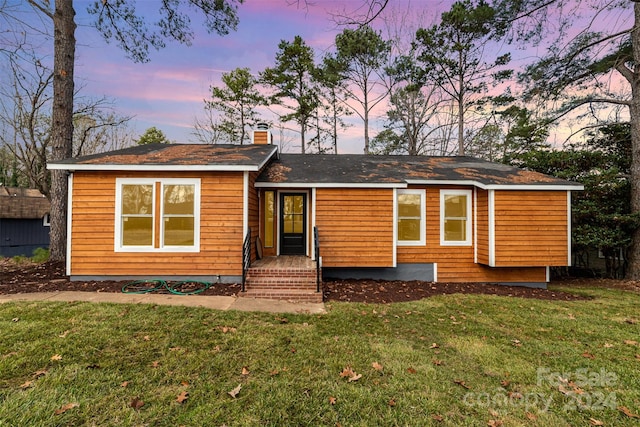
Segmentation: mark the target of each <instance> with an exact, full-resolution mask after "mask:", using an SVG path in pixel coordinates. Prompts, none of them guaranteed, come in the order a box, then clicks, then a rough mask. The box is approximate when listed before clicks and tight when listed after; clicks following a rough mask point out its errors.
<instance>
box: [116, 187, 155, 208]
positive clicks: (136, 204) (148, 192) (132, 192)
mask: <svg viewBox="0 0 640 427" xmlns="http://www.w3.org/2000/svg"><path fill="white" fill-rule="evenodd" d="M152 210H153V185H123V186H122V214H123V215H140V214H143V215H152V214H153V212H152Z"/></svg>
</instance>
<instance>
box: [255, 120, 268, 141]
mask: <svg viewBox="0 0 640 427" xmlns="http://www.w3.org/2000/svg"><path fill="white" fill-rule="evenodd" d="M253 143H254V144H256V145H271V144H272V141H271V131H270V130H269V125H268V124H267V123H264V122H260V123H258V124H256V129H255V130H254V131H253Z"/></svg>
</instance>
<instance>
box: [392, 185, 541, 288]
mask: <svg viewBox="0 0 640 427" xmlns="http://www.w3.org/2000/svg"><path fill="white" fill-rule="evenodd" d="M410 188H411V189H417V188H419V187H410ZM421 188H426V194H427V198H426V210H427V215H426V221H427V224H426V233H427V236H426V242H427V243H426V245H425V246H398V264H403V263H436V264H437V274H438V281H439V282H544V281H545V280H546V269H545V268H544V267H537V268H491V267H487V266H484V265H481V264H476V263H475V262H474V247H473V244H472V245H471V246H441V245H440V190H441V189H451V190H465V189H467V190H468V189H471V188H470V187H460V186H455V187H454V186H448V187H435V186H429V187H421ZM472 197H473V193H472ZM482 197H483V196H479V200H478V209H480V206H482V203H481V202H480V199H481V198H482ZM485 198H486V197H485ZM471 205H472V207H473V205H474V203H473V201H472V204H471ZM471 218H472V220H473V218H474V216H473V213H472V216H471ZM480 218H481V215H480V214H479V215H478V221H479V223H480V222H481V220H480ZM487 221H488V220H487ZM472 225H473V224H472ZM472 229H473V227H472ZM487 230H488V227H487ZM480 234H481V233H480V230H479V229H478V235H479V236H480ZM487 234H488V233H487ZM473 243H474V244H475V242H473ZM487 257H488V246H487Z"/></svg>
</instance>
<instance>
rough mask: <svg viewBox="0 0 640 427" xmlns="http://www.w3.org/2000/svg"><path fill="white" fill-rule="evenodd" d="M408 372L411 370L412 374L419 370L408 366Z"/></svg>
mask: <svg viewBox="0 0 640 427" xmlns="http://www.w3.org/2000/svg"><path fill="white" fill-rule="evenodd" d="M407 372H409V373H410V374H415V373H416V372H418V371H416V370H415V369H414V368H411V367H409V368H407Z"/></svg>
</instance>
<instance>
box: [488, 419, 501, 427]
mask: <svg viewBox="0 0 640 427" xmlns="http://www.w3.org/2000/svg"><path fill="white" fill-rule="evenodd" d="M487 425H488V426H489V427H500V426H501V425H502V421H500V420H489V421H487Z"/></svg>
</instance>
